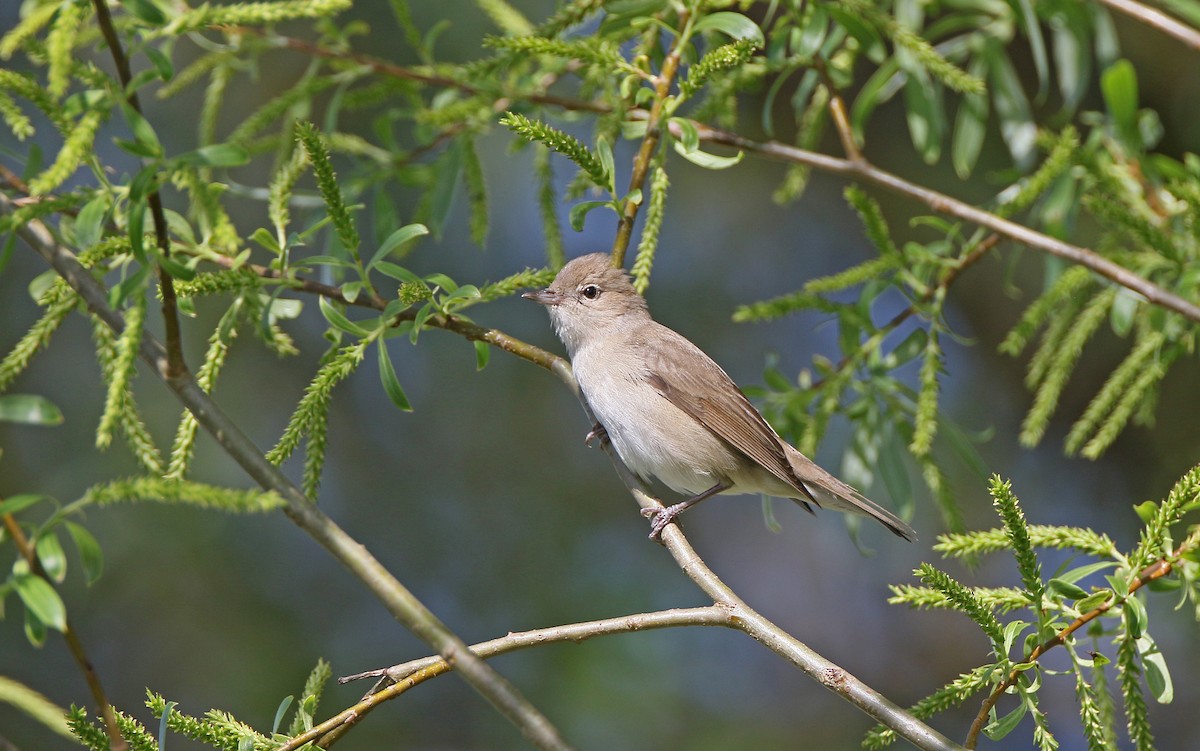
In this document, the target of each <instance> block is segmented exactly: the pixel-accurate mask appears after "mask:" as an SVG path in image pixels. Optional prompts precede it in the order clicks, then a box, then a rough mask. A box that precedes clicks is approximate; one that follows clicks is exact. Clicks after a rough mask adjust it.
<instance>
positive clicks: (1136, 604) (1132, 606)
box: [1123, 595, 1150, 639]
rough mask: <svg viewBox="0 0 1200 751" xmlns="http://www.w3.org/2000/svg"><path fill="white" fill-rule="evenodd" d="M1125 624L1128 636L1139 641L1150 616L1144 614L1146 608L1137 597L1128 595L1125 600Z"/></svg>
mask: <svg viewBox="0 0 1200 751" xmlns="http://www.w3.org/2000/svg"><path fill="white" fill-rule="evenodd" d="M1123 607H1124V610H1125V624H1126V628H1127V629H1128V630H1129V636H1130V637H1131V638H1134V639H1140V638H1141V636H1142V634H1144V633H1146V625H1147V624H1148V623H1149V622H1150V616H1149V615H1147V614H1146V606H1145V605H1144V604H1142V601H1141V600H1140V599H1138V597H1137V595H1129V597H1127V598H1125V605H1124V606H1123Z"/></svg>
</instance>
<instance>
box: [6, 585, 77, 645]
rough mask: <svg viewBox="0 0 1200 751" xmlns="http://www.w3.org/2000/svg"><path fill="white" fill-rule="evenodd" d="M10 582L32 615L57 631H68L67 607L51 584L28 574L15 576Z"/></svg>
mask: <svg viewBox="0 0 1200 751" xmlns="http://www.w3.org/2000/svg"><path fill="white" fill-rule="evenodd" d="M10 581H11V582H12V584H13V587H14V588H15V589H16V590H17V595H18V596H19V597H20V598H21V602H23V603H24V604H25V607H26V608H27V609H28V610H29V613H30V614H31V615H33V616H34V617H35V618H37V620H39V621H41V623H42V624H44V625H46V626H49V627H50V628H52V629H54V630H56V631H63V630H65V629H66V627H67V607H66V605H64V604H63V601H62V598H61V597H59V596H58V592H56V591H54V587H52V586H50V583H49V582H47V581H46V580H45V579H43V578H42V577H40V576H37V575H36V574H31V573H28V572H24V573H20V574H13V576H12V578H11V579H10Z"/></svg>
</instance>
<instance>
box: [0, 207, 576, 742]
mask: <svg viewBox="0 0 1200 751" xmlns="http://www.w3.org/2000/svg"><path fill="white" fill-rule="evenodd" d="M12 210H13V204H12V200H11V199H10V198H8V197H7V196H5V195H3V194H0V211H3V212H4V213H11V212H12ZM17 234H18V235H20V237H21V239H22V240H24V241H25V242H26V243H27V244H28V245H29V246H30V247H32V248H33V249H34V250H35V251H37V253H38V254H39V255H41V256H42V257H43V258H44V259H45V260H46V261H47V262H48V263H49V264H50V265H51V266H52V267H54V270H55V271H57V272H58V274H59V276H61V277H62V278H63V279H64V280H66V282H67V283H68V284H69V285H70V286H71V288H72V289H74V290H75V291H76V292H77V293H78V294H79V296H80V297H81V298H82V299H83V302H84V304H85V305H86V306H87V308H88V310H89V312H90V313H91V314H92V315H94V316H96V317H97V318H98V319H100V320H101V321H103V322H104V323H105V324H106V325H107V326H109V327H110V328H111V329H113V331H114V332H117V333H118V334H119V333H120V331H121V330H122V329H123V328H124V321H123V319H122V318H121V316H120V315H119V314H118V313H117V312H116V311H114V310H112V309H111V308H110V307H109V306H108V299H107V298H108V296H107V293H106V291H105V289H104V287H103V286H102V285H101V284H100V283H99V282H98V281H97V280H96V279H95V278H94V277H92V275H91V274H89V273H88V271H87V270H86V269H84V268H83V267H82V266H80V265H79V261H78V260H76V258H75V256H74V254H72V253H71V252H70V251H69V250H68V249H66V248H65V247H63V246H61V245H59V244H58V243H57V242H56V241H55V240H54V237H53V235H52V234H51V233H50V230H49V229H47V227H46V226H45V225H44V224H42V223H41V222H39V221H32V222H29V223H27V224H25V225H23V226H22V227H20V228H18V229H17ZM139 354H140V355H141V358H142V359H143V360H144V361H145V362H147V363H148V364H149V365H150V366H151V367H152V368H153V369H154V371H155V373H156V374H158V375H159V377H160V378H162V379H163V381H164V383H166V385H167V386H168V387H169V388H170V389H171V390H172V391H173V392H174V393H175V395H176V397H177V398H178V399H179V401H180V402H182V403H183V405H184V406H185V407H186V408H187V409H188V411H190V412H191V413H192V414H193V415H195V417H196V420H197V422H199V423H200V425H202V426H203V427H204V429H205V430H207V431H208V432H209V433H210V434H211V435H212V437H213V439H214V440H216V442H217V443H218V445H220V446H221V448H222V449H223V450H224V451H225V452H226V453H227V454H228V455H229V456H230V457H231V458H233V459H234V461H236V462H237V463H238V464H239V465H240V466H241V467H242V469H243V470H245V472H246V473H247V474H248V475H250V477H251V478H253V479H254V481H255V482H257V483H258V484H259V485H260V486H262V487H263V488H264V489H268V490H274V491H275V492H277V493H279V495H280V496H282V497H283V499H284V500H285V501H286V503H287V506H286V507H285V509H284V513H285V514H287V516H288V518H289V519H291V520H292V521H293V522H294V523H295V524H296V525H297V526H299V527H300V528H301V529H303V530H304V531H305V532H307V533H308V534H309V535H310V536H311V537H312V538H313V539H314V540H316V541H317V542H318V543H320V544H321V545H322V546H323V547H325V549H326V550H328V551H329V552H330V553H331V554H332V555H333V557H334V558H336V559H337V560H338V561H339V562H340V563H341V564H342V565H344V566H345V567H346V568H348V569H349V570H350V572H351V573H352V574H354V575H355V576H356V577H357V578H359V579H361V580H362V581H363V583H365V584H366V585H367V587H368V589H370V590H371V592H372V593H373V594H374V595H375V596H376V597H377V598H379V600H380V601H381V602H382V603H383V604H384V606H385V607H386V608H387V610H388V612H389V613H391V614H392V616H393V617H395V618H396V620H398V621H399V622H400V623H401V624H403V625H404V626H405V627H406V628H408V629H409V630H410V631H411V632H412V633H413V634H415V635H416V636H417V637H418V638H420V639H421V640H422V641H424V642H425V643H426V644H428V645H429V646H430V647H432V648H433V649H434V651H436V652H437V653H438V654H439V655H441V656H442V657H443V658H444V659H446V660H447V661H448V662H450V663H453V664H454V665H455V667H456V668H457V669H458V671H459V672H460V673H461V674H462V676H463V679H464V680H466V681H467V682H468V683H469V684H471V686H472V687H473V688H474V689H475V690H476V691H478V692H479V693H480V694H481V695H483V696H484V697H485V698H486V699H488V701H490V702H491V703H492V704H493V705H494V706H495V707H496V708H497V709H498V710H499V711H500V712H501V713H502V714H504V716H505V717H507V718H508V719H509V721H511V722H512V723H513V724H514V725H516V726H517V727H518V728H519V729H520V730H521V732H522V733H523V734H524V735H525V737H526V738H527V739H529V741H530V742H531V743H533V744H534V745H535V746H537V747H538V748H544V749H568V748H570V747H569V746H568V745H567V743H566V742H565V741H564V740H563V739H562V738H561V737H560V735H559V733H558V731H557V729H555V728H554V726H553V725H551V724H550V722H549V720H547V719H546V718H545V717H544V716H543V715H542V714H541V713H540V712H539V711H538V710H537V709H536V708H535V707H533V706H532V705H531V704H530V703H529V702H528V700H526V699H525V697H524V696H522V695H521V694H520V692H519V691H518V690H517V689H516V688H515V687H514V686H513V685H512V684H510V683H509V682H508V681H507V680H506V679H505V678H503V677H502V676H501V675H500V674H499V673H497V672H496V671H495V670H494V669H492V668H491V667H490V666H489V665H488V664H487V663H486V662H485V661H483V660H482V659H480V658H479V657H477V656H476V655H474V654H473V653H472V652H471V651H470V649H469V648H468V647H467V645H466V644H465V643H464V642H463V641H462V640H461V639H460V638H459V637H458V636H456V635H455V634H454V633H453V632H452V631H450V629H448V628H447V627H446V626H445V624H443V623H442V622H441V621H440V620H438V618H437V616H435V615H434V614H433V613H432V612H430V610H429V609H428V608H426V607H425V605H424V604H422V603H421V602H420V600H418V599H417V598H416V597H415V596H414V595H413V594H412V593H411V592H409V591H408V590H407V589H406V588H405V587H404V585H403V584H401V583H400V582H399V581H398V580H397V579H396V578H395V577H394V576H392V574H391V573H390V572H389V571H388V570H387V569H386V568H384V567H383V565H382V564H380V563H379V561H378V560H376V559H375V558H374V557H373V556H372V555H371V554H370V552H368V551H367V549H366V548H365V547H364V546H363V545H362V544H360V543H359V542H357V541H356V540H354V538H352V537H350V536H349V535H348V534H346V532H345V531H344V530H342V528H341V527H339V526H338V525H337V523H336V522H334V521H333V520H332V519H330V518H329V517H328V516H326V515H325V513H324V512H322V511H321V510H320V509H319V508H318V507H317V506H316V504H314V503H313V502H312V501H311V500H309V499H308V498H306V497H305V496H304V494H303V493H301V492H300V489H299V488H297V487H296V486H295V485H294V484H293V483H292V482H291V481H290V480H289V479H288V478H287V477H286V476H285V475H284V474H283V473H282V472H281V471H280V469H279V468H278V467H276V466H275V465H274V464H272V463H270V462H269V461H267V459H266V457H265V456H264V455H263V452H262V451H261V450H259V448H258V447H257V446H255V445H254V443H253V442H252V441H251V440H250V439H249V438H248V437H247V436H246V434H245V433H243V432H242V430H241V428H240V427H239V426H238V425H237V423H235V422H234V421H233V420H231V419H230V418H229V417H228V416H227V415H226V414H225V413H224V412H223V411H222V410H221V408H220V407H219V406H218V405H217V404H216V402H214V401H213V400H212V398H211V397H210V396H209V395H208V394H207V393H205V391H204V390H203V389H201V388H200V386H199V385H198V384H197V383H196V381H195V379H194V378H193V377H192V376H191V375H190V374H189V373H187V372H186V371H184V372H182V373H175V372H173V371H172V370H171V368H170V363H169V356H168V354H167V351H166V349H165V348H164V347H163V346H162V344H160V343H159V342H158V340H156V339H154V338H153V337H152V336H149V335H146V336H144V337H142V343H141V349H140V352H139Z"/></svg>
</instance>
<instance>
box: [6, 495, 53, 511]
mask: <svg viewBox="0 0 1200 751" xmlns="http://www.w3.org/2000/svg"><path fill="white" fill-rule="evenodd" d="M48 500H50V496H48V495H38V494H35V493H21V494H20V495H14V496H12V497H11V498H9V499H8V500H7V501H0V514H15V513H17V512H19V511H24V510H25V509H27V508H29V507H30V506H33V505H36V504H38V503H41V502H42V501H48Z"/></svg>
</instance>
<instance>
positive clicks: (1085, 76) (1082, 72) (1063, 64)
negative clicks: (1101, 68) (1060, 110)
mask: <svg viewBox="0 0 1200 751" xmlns="http://www.w3.org/2000/svg"><path fill="white" fill-rule="evenodd" d="M1060 8H1061V9H1062V10H1061V12H1060V13H1059V14H1056V15H1055V16H1054V17H1052V18H1051V21H1050V34H1051V38H1052V42H1053V49H1054V69H1055V77H1056V78H1057V79H1058V90H1059V92H1060V93H1061V94H1062V98H1063V106H1064V107H1066V108H1067V110H1074V109H1075V108H1076V107H1078V106H1079V102H1080V101H1082V99H1083V97H1084V95H1085V94H1087V91H1088V86H1089V85H1090V83H1091V81H1092V53H1091V49H1090V45H1089V44H1088V36H1089V35H1088V32H1087V26H1088V16H1087V12H1086V10H1085V9H1084V6H1079V7H1074V6H1071V5H1069V4H1066V3H1064V4H1063V5H1062V6H1060Z"/></svg>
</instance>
